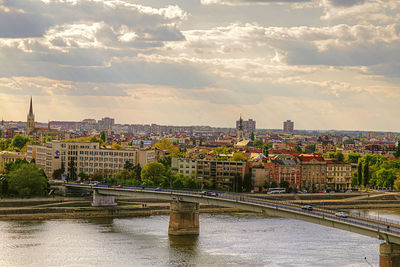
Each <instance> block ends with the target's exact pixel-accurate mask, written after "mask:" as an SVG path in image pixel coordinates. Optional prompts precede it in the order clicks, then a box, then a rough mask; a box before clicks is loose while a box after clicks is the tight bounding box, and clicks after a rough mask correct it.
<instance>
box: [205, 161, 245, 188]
mask: <svg viewBox="0 0 400 267" xmlns="http://www.w3.org/2000/svg"><path fill="white" fill-rule="evenodd" d="M245 169H246V162H243V161H218V160H198V161H197V175H198V177H203V178H205V179H208V180H211V181H212V182H213V183H214V184H215V188H217V189H219V190H227V191H231V190H235V189H237V186H238V184H240V183H241V182H242V181H243V180H244V174H245ZM239 179H240V181H239Z"/></svg>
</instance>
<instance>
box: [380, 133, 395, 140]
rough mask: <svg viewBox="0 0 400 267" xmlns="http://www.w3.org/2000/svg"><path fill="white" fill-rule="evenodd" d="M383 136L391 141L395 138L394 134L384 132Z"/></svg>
mask: <svg viewBox="0 0 400 267" xmlns="http://www.w3.org/2000/svg"><path fill="white" fill-rule="evenodd" d="M383 136H384V137H385V138H386V139H388V140H393V139H394V138H395V135H394V133H391V132H385V133H383Z"/></svg>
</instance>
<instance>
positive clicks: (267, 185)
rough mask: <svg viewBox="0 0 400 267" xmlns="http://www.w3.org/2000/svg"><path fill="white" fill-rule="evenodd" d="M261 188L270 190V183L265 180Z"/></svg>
mask: <svg viewBox="0 0 400 267" xmlns="http://www.w3.org/2000/svg"><path fill="white" fill-rule="evenodd" d="M263 187H264V188H265V189H268V188H271V183H270V182H269V181H268V180H265V182H264V185H263Z"/></svg>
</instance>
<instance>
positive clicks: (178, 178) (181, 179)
mask: <svg viewBox="0 0 400 267" xmlns="http://www.w3.org/2000/svg"><path fill="white" fill-rule="evenodd" d="M184 184H185V176H184V175H183V174H182V173H177V174H174V175H173V176H172V187H173V188H183V187H184Z"/></svg>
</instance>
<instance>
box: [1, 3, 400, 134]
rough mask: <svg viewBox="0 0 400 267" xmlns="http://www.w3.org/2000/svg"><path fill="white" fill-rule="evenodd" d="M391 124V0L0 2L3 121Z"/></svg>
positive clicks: (394, 10)
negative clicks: (30, 118)
mask: <svg viewBox="0 0 400 267" xmlns="http://www.w3.org/2000/svg"><path fill="white" fill-rule="evenodd" d="M31 96H32V97H33V105H34V113H35V117H36V121H41V122H46V121H48V120H65V121H80V120H83V119H87V118H94V119H101V118H102V117H106V116H108V117H113V118H115V121H116V123H130V124H148V123H157V124H162V125H210V126H221V127H235V121H236V120H237V119H238V118H239V116H240V114H241V115H242V117H243V119H245V120H247V119H249V118H252V119H254V120H256V122H257V128H268V129H271V128H281V127H282V122H283V121H284V120H287V119H290V120H292V121H294V122H295V128H296V129H321V130H326V129H338V130H380V131H400V124H399V123H398V122H399V115H398V114H400V112H399V111H400V104H399V99H400V1H398V0H146V1H135V0H110V1H106V0H104V1H101V0H86V1H84V0H0V116H1V117H2V118H3V119H4V120H21V121H24V120H26V115H27V112H28V109H29V99H30V97H31Z"/></svg>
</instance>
